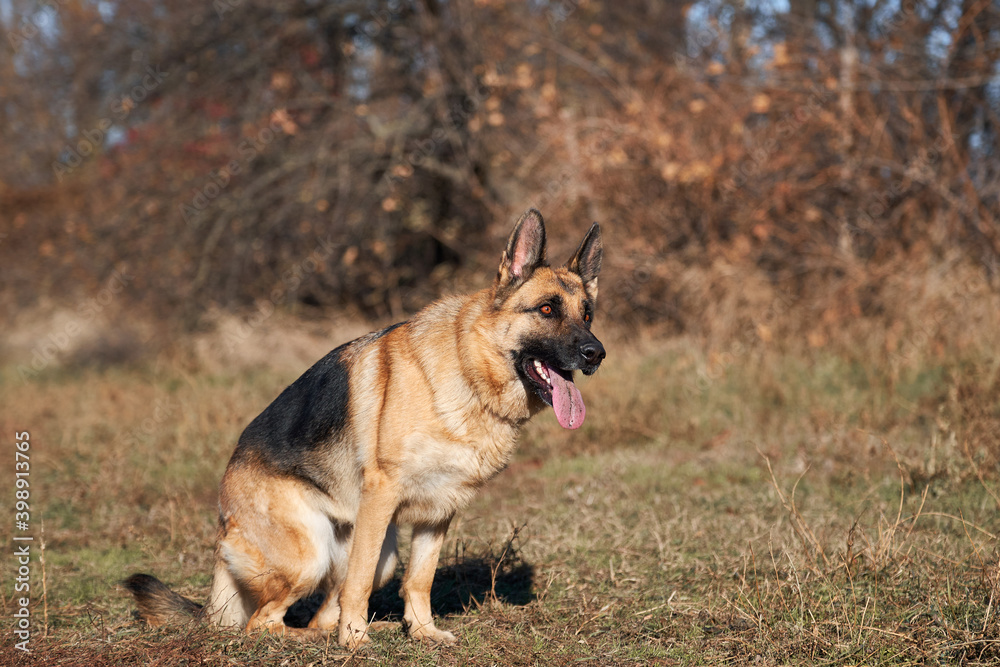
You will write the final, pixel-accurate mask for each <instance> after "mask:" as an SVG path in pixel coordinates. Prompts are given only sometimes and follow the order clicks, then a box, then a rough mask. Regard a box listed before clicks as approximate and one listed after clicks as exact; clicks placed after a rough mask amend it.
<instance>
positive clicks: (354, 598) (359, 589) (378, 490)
mask: <svg viewBox="0 0 1000 667" xmlns="http://www.w3.org/2000/svg"><path fill="white" fill-rule="evenodd" d="M395 511H396V494H395V485H394V484H393V482H392V480H390V479H389V478H388V477H387V476H386V475H385V473H382V472H380V471H375V472H371V473H369V472H367V471H366V473H365V480H364V486H363V488H362V491H361V504H360V505H359V507H358V517H357V519H356V520H355V522H354V535H353V537H352V540H351V541H352V544H351V555H350V557H349V558H348V561H347V579H346V581H344V587H343V588H342V589H341V591H340V637H339V639H340V643H341V644H342V645H344V646H346V647H348V648H352V649H353V648H356V647H358V646H360V645H361V644H364V643H367V642H368V641H369V639H368V598H369V596H370V595H371V593H372V586H373V583H374V578H375V569H376V567H377V565H378V560H379V554H380V553H381V552H382V542H383V540H384V539H385V531H386V529H387V528H388V527H389V522H390V521H391V520H392V515H393V514H394V513H395Z"/></svg>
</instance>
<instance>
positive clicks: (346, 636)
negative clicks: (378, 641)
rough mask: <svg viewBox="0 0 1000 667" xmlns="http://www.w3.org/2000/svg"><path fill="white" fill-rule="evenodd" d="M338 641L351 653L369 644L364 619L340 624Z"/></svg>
mask: <svg viewBox="0 0 1000 667" xmlns="http://www.w3.org/2000/svg"><path fill="white" fill-rule="evenodd" d="M339 641H340V645H341V646H343V647H345V648H349V649H351V650H352V651H353V650H354V649H356V648H360V647H362V646H364V645H365V644H367V643H368V642H370V641H371V637H369V636H368V624H367V623H366V622H365V619H363V618H359V619H358V620H355V621H347V622H343V623H341V624H340V636H339Z"/></svg>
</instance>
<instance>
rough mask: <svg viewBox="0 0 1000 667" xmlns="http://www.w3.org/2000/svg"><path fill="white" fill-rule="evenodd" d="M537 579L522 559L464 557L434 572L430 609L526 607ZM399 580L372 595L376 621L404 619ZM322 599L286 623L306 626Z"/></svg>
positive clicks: (304, 602)
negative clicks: (492, 603)
mask: <svg viewBox="0 0 1000 667" xmlns="http://www.w3.org/2000/svg"><path fill="white" fill-rule="evenodd" d="M534 580H535V568H534V566H533V565H530V564H528V563H525V562H523V561H520V560H515V561H514V562H510V563H508V562H506V561H504V560H498V559H496V558H468V557H462V558H460V559H457V560H456V562H454V563H452V564H450V565H445V566H443V567H439V568H438V570H437V572H436V573H435V574H434V586H433V587H432V588H431V610H432V611H433V613H434V614H435V615H436V616H439V617H441V616H450V615H452V614H461V613H463V612H465V611H466V610H468V609H474V608H476V607H477V606H479V605H481V604H483V603H484V602H486V601H488V600H492V599H494V598H495V599H496V600H497V601H499V602H501V603H503V604H510V605H517V606H523V605H526V604H528V603H529V602H531V601H532V600H534V599H535V595H534V593H533V592H532V587H533V584H534ZM400 581H401V578H400V577H399V576H397V577H395V578H393V580H392V581H390V582H389V583H388V584H386V585H385V586H384V587H382V588H381V589H380V590H378V591H376V592H375V593H374V594H373V595H372V598H371V602H370V604H369V608H368V615H369V616H372V615H374V617H375V620H376V621H397V622H398V621H402V620H403V600H402V598H400V597H399V586H400ZM322 602H323V594H322V593H319V594H315V595H310V596H308V597H305V598H303V599H301V600H299V601H298V602H296V603H295V604H294V605H292V607H291V608H290V609H289V610H288V613H287V614H285V623H286V624H287V625H289V626H291V627H298V628H302V627H305V626H306V625H308V623H309V620H310V619H311V618H312V617H313V615H315V613H316V610H318V609H319V607H320V605H321V604H322Z"/></svg>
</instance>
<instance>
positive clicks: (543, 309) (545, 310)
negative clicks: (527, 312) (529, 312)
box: [538, 303, 552, 315]
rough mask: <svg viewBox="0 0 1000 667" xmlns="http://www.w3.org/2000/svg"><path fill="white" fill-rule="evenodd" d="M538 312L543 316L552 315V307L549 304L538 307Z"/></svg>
mask: <svg viewBox="0 0 1000 667" xmlns="http://www.w3.org/2000/svg"><path fill="white" fill-rule="evenodd" d="M538 312H540V313H541V314H542V315H551V314H552V306H550V305H549V304H547V303H543V304H542V305H541V306H539V307H538Z"/></svg>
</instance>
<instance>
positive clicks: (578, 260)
mask: <svg viewBox="0 0 1000 667" xmlns="http://www.w3.org/2000/svg"><path fill="white" fill-rule="evenodd" d="M603 254H604V245H603V244H602V242H601V226H600V225H599V224H597V223H596V222H595V223H594V224H592V225H591V226H590V231H588V232H587V235H586V236H584V237H583V242H582V243H581V244H580V247H579V248H577V250H576V254H575V255H573V259H571V260H569V261H568V262H566V268H567V269H569V270H570V271H572V272H573V273H575V274H577V275H578V276H580V278H582V279H583V286H584V289H586V290H587V294H589V295H590V298H592V299H596V298H597V274H599V273H600V272H601V256H602V255H603Z"/></svg>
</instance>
